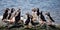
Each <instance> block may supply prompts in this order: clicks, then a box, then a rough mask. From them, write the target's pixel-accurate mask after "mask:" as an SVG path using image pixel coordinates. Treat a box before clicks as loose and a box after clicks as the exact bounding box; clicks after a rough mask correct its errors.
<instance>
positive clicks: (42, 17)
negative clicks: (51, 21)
mask: <svg viewBox="0 0 60 30" xmlns="http://www.w3.org/2000/svg"><path fill="white" fill-rule="evenodd" d="M40 15H41V16H40V18H41V19H42V21H46V20H45V17H44V15H43V14H42V11H41V13H40Z"/></svg>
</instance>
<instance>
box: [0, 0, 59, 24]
mask: <svg viewBox="0 0 60 30" xmlns="http://www.w3.org/2000/svg"><path fill="white" fill-rule="evenodd" d="M5 8H15V9H18V8H20V9H21V15H25V13H26V12H31V9H32V8H39V9H40V11H43V12H47V11H48V12H50V13H51V16H52V18H53V19H54V20H55V23H56V24H60V0H0V25H1V24H2V23H3V22H2V20H1V18H2V15H3V13H4V9H5Z"/></svg>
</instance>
